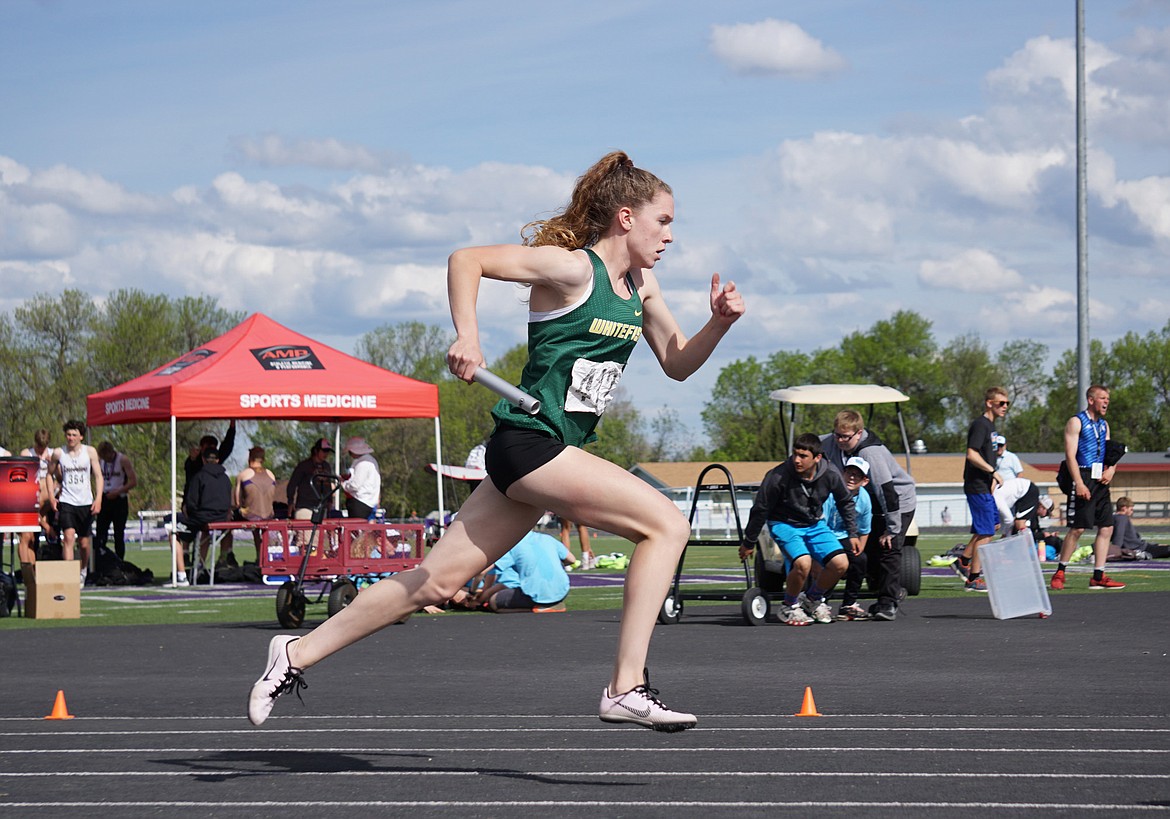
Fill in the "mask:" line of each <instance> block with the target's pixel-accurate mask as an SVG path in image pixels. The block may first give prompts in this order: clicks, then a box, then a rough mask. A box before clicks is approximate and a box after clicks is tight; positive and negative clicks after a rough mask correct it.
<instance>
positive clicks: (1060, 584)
mask: <svg viewBox="0 0 1170 819" xmlns="http://www.w3.org/2000/svg"><path fill="white" fill-rule="evenodd" d="M1049 585H1050V586H1052V588H1054V589H1055V590H1056V591H1060V590H1061V589H1063V588H1064V569H1057V570H1056V573H1055V574H1053V575H1052V582H1051V583H1050V584H1049Z"/></svg>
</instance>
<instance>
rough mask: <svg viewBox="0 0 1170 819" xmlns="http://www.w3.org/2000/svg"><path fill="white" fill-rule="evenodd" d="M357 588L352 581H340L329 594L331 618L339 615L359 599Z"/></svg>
mask: <svg viewBox="0 0 1170 819" xmlns="http://www.w3.org/2000/svg"><path fill="white" fill-rule="evenodd" d="M357 593H358V590H357V586H355V585H354V584H353V582H352V581H350V580H338V581H337V582H335V583H334V584H333V589H332V590H331V591H330V592H329V616H330V617H332V616H333V615H335V614H337V612H339V611H341V610H342V609H343V608H345V607H346V606H348V605H349V604H350V603H352V602H353V599H354V598H355V597H357Z"/></svg>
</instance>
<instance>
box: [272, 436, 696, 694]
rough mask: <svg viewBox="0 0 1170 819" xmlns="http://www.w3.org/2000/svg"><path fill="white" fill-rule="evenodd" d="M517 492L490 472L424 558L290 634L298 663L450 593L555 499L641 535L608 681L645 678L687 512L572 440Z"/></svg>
mask: <svg viewBox="0 0 1170 819" xmlns="http://www.w3.org/2000/svg"><path fill="white" fill-rule="evenodd" d="M510 492H511V495H512V498H507V497H505V496H503V495H502V494H500V492H499V491H498V490H497V489H496V488H495V486H494V485H493V484H492V483H491V481H490V480H487V481H484V482H483V484H481V485H480V486H479V487H478V488H477V489H476V490H475V492H473V493H472V495H471V497H470V498H468V500H467V502H466V503H465V504H464V505H463V508H462V509H461V510H460V512H459V517H458V518H456V519H455V521H454V522H453V523H452V525H451V527H450V528H449V529H448V530H447V533H446V534H444V535H443V538H442V539H441V540H440V541H439V543H438V544H437V545H436V546H435V548H434V549H432V550H431V552H430V553H429V554H428V555H427V558H426V560H424V562H423V564H422V566H420V567H419V568H418V569H417V570H415V571H410V572H402V573H401V574H398V575H395V576H394V577H390V578H387V579H385V580H381V581H379V582H377V583H375V584H374V585H373V586H371V587H370V588H368V589H365V590H363V591H362V593H361V594H359V595H358V596H357V597H356V598H355V599H354V601H353V602H352V603H351V604H350V605H349V606H347V607H346V608H344V609H342V610H341V611H340V612H338V613H337V614H336V615H334V616H333V617H330V618H329V619H328V620H326V621H325V622H324V623H322V624H321V625H320V626H318V627H317V628H316V629H314V630H313V631H312V632H310V633H309V634H307V635H305V636H304V637H302V638H301V639H299V640H297V641H296V642H295V643H292V644H291V645H290V646H289V659H290V661H291V662H292V664H293V665H294V666H295V667H298V668H309V667H310V666H312V665H315V664H316V663H318V662H320V661H321V660H322V659H324V658H325V657H328V656H329V655H331V654H333V653H335V652H337V651H339V650H341V649H342V648H344V647H346V646H348V645H351V644H353V643H355V642H357V641H358V640H360V639H362V638H363V637H367V636H369V635H370V634H373V633H374V632H376V631H379V630H381V629H382V628H385V627H386V626H388V625H390V624H391V623H394V622H396V621H398V620H400V619H401V618H402V617H404V616H406V615H407V614H409V613H411V612H414V611H417V610H418V609H420V608H422V606H424V605H427V604H431V603H435V602H439V601H441V600H446V599H448V598H449V597H450V596H451V595H452V594H454V592H455V590H456V589H458V588H459V587H460V586H462V585H463V584H464V583H465V582H466V581H467V580H468V579H469V578H471V577H473V576H474V575H476V574H478V573H479V572H481V571H482V570H483V569H484V568H485V567H486V566H488V565H490V564H491V563H494V562H495V560H496V559H497V558H498V557H500V556H501V555H503V554H504V553H505V552H507V551H508V550H509V549H511V548H512V546H514V545H515V544H516V543H517V542H518V541H519V540H520V538H521V537H523V536H524V535H525V534H526V533H527V532H528V531H529V530H530V529H531V528H532V526H533V525H534V524H535V523H536V521H537V520H539V518H540V516H541V515H542V514H543V513H544V511H545V510H546V509H551V510H552V511H553V512H556V513H557V514H558V515H560V514H563V515H565V516H566V517H568V518H570V519H572V520H574V521H579V522H581V523H584V524H585V525H588V526H590V527H593V528H595V529H601V530H603V531H607V532H612V533H613V534H615V535H619V536H621V537H624V538H626V539H628V540H630V541H631V542H633V543H634V544H635V545H636V548H635V549H634V554H633V557H632V559H631V561H630V567H629V570H628V572H627V574H626V583H625V591H624V603H623V613H622V624H621V629H620V632H619V637H618V650H617V657H616V660H615V662H614V669H613V676H612V678H611V680H610V691H613V692H622V691H629V690H630V689H632V688H634V687H635V686H637V685H640V684H641V683H643V682H645V680H644V677H643V671H644V669H645V668H646V665H647V662H646V659H647V655H648V653H649V646H650V637H651V635H652V634H653V631H654V624H655V622H656V621H657V618H658V611H659V609H660V608H661V606H662V601H663V600H664V599H665V598H666V593H667V591H668V590H669V588H670V582H671V579H672V578H673V577H674V570H675V568H676V566H677V565H678V559H679V555H680V554H681V553H682V550H683V548H684V547H685V546H686V542H687V538H688V537H689V536H690V528H689V525H688V523H687V520H686V518H685V517H684V516H683V515H682V514H681V513H680V512H679V510H678V508H677V507H676V506H675V505H674V504H673V503H671V502H670V501H669V500H667V498H666V497H665V496H664V495H662V493H660V492H658V491H657V490H655V489H654V488H653V487H651V486H650V485H649V484H648V483H646V482H645V481H643V480H641V479H639V478H636V477H634V476H633V475H631V474H630V473H629V472H627V471H625V470H624V469H621V468H620V467H618V466H616V465H615V464H612V463H610V462H609V461H606V460H604V459H602V458H598V457H597V456H595V455H591V454H589V453H587V452H585V451H583V450H580V449H576V448H573V447H569V448H567V449H565V450H564V451H563V452H561V454H559V455H558V456H557V457H556V458H554V459H553V460H552V461H550V462H549V463H547V464H545V465H544V466H542V467H540V468H539V469H537V470H536V471H534V472H532V473H530V474H529V475H527V476H525V477H524V478H521V479H520V480H519V481H517V482H516V483H514V484H512V487H511V489H510ZM566 499H571V500H566ZM472 533H474V535H472Z"/></svg>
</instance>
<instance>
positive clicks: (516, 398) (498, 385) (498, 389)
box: [471, 367, 540, 415]
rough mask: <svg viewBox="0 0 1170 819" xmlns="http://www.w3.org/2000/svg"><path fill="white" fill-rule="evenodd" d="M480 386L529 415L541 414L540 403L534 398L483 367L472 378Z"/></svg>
mask: <svg viewBox="0 0 1170 819" xmlns="http://www.w3.org/2000/svg"><path fill="white" fill-rule="evenodd" d="M471 380H472V381H475V382H476V383H478V384H482V385H483V386H485V387H487V388H488V389H489V390H491V391H492V392H494V393H495V394H496V395H498V396H500V397H501V398H503V399H504V400H505V401H510V402H511V403H513V404H515V405H516V406H517V407H519V408H520V409H522V410H524V411H525V412H526V413H528V414H529V415H536V414H537V413H538V412H540V401H539V400H537V399H535V398H533V397H532V396H531V395H529V394H528V393H526V392H524V391H523V390H521V389H520V388H519V387H516V386H515V385H513V384H510V383H508V382H507V381H505V380H504V379H502V378H500V377H499V376H498V375H496V374H495V373H493V372H492V371H491V370H486V369H484V368H483V367H480V368H478V369H477V370H476V371H475V375H474V376H472V378H471Z"/></svg>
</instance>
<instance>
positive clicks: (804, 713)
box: [792, 685, 824, 717]
mask: <svg viewBox="0 0 1170 819" xmlns="http://www.w3.org/2000/svg"><path fill="white" fill-rule="evenodd" d="M792 716H794V717H820V716H824V715H823V714H822V713H821V712H820V711H818V710H817V704H816V703H815V702H814V701H813V695H812V686H811V685H806V686H805V687H804V702H803V703H802V704H801V706H800V712H799V713H796V714H793V715H792Z"/></svg>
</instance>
